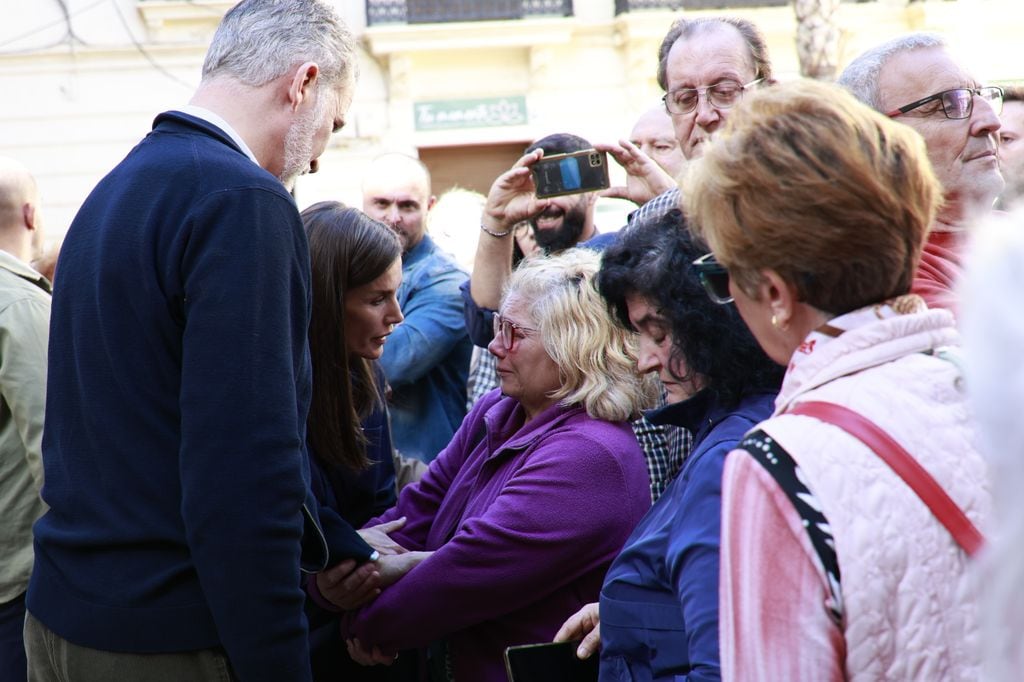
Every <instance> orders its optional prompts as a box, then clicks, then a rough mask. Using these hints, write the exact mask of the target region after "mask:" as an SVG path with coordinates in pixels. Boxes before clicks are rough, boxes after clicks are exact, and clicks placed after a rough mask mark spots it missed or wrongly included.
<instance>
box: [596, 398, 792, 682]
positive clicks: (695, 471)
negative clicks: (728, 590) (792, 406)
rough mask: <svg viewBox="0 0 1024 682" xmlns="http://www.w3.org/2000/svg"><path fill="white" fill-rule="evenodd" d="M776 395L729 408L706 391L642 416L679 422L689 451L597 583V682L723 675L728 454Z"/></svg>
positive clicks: (766, 414)
mask: <svg viewBox="0 0 1024 682" xmlns="http://www.w3.org/2000/svg"><path fill="white" fill-rule="evenodd" d="M774 403H775V394H774V393H771V394H769V393H761V394H756V395H750V396H747V397H745V398H744V399H743V400H742V401H741V402H740V404H739V405H737V406H736V407H734V408H732V409H725V408H723V407H722V406H721V405H719V404H718V403H717V401H716V400H715V399H714V396H713V395H712V394H711V393H710V392H709V391H707V390H705V391H701V392H700V393H697V394H696V395H695V396H693V397H692V398H690V399H689V400H686V401H684V402H682V403H676V404H673V405H668V406H666V407H664V408H662V409H660V410H656V411H654V412H651V413H648V415H647V416H648V418H649V419H650V420H651V421H652V422H654V423H656V424H672V425H675V426H682V427H684V428H686V429H688V430H689V431H690V432H691V433H692V434H693V449H692V450H691V451H690V455H689V457H687V459H686V462H685V463H684V464H683V468H682V470H681V471H680V472H679V474H678V475H677V476H676V478H675V480H673V481H672V483H671V484H669V486H668V488H667V489H666V490H665V493H664V494H663V495H662V496H661V497H660V498H658V501H657V502H655V503H654V506H653V507H651V509H650V511H648V512H647V515H646V516H644V518H643V519H642V520H641V521H640V523H639V524H638V525H637V527H636V529H635V530H634V531H633V534H632V535H630V537H629V539H628V540H626V544H625V545H624V546H623V548H622V551H621V552H620V553H619V556H618V557H617V558H616V559H615V561H614V562H612V565H611V567H610V568H609V569H608V574H607V575H606V576H605V580H604V587H602V588H601V606H600V609H601V673H600V679H601V682H610V681H614V682H619V681H622V682H625V681H627V680H628V681H632V680H680V681H681V680H686V681H687V682H696V681H697V680H705V681H707V680H719V679H721V673H720V671H719V655H718V557H719V547H720V545H721V509H722V468H723V466H724V463H725V456H726V455H727V454H728V453H729V452H730V451H731V450H733V449H734V448H735V447H736V443H737V442H738V441H739V440H740V438H741V437H742V436H743V434H745V433H746V432H747V431H749V430H750V429H751V428H753V427H754V426H755V425H756V424H758V423H759V422H761V421H763V420H764V419H767V418H768V417H769V416H771V413H772V406H773V405H774Z"/></svg>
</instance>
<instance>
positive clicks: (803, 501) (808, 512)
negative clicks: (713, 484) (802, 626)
mask: <svg viewBox="0 0 1024 682" xmlns="http://www.w3.org/2000/svg"><path fill="white" fill-rule="evenodd" d="M738 447H739V448H740V449H741V450H745V451H746V452H747V453H748V454H750V456H751V457H753V458H754V461H756V462H758V463H759V464H760V465H761V466H763V467H764V468H765V470H767V471H768V473H769V474H771V476H772V478H773V479H775V482H776V483H778V485H779V488H781V489H782V491H783V492H784V493H786V497H788V498H789V501H790V502H791V503H792V505H793V507H794V508H795V509H796V512H797V514H799V515H800V519H801V520H802V521H803V525H804V528H806V529H807V534H808V535H809V536H810V539H811V546H812V547H814V551H815V553H816V554H817V555H818V559H819V560H820V561H821V566H822V568H823V569H824V570H825V577H826V578H827V580H828V587H829V591H830V592H831V593H832V599H833V601H832V605H830V607H829V615H830V616H831V617H832V620H834V621H835V622H836V623H839V624H841V623H842V621H843V612H842V603H843V601H842V595H841V592H840V589H839V579H840V573H839V559H838V557H837V556H836V545H835V541H834V540H833V538H832V531H831V530H830V526H829V523H828V519H827V518H826V517H825V514H824V513H823V512H822V511H821V509H820V505H819V506H816V505H812V504H810V503H809V500H811V499H813V498H814V495H813V493H811V491H810V490H809V489H808V488H807V486H806V485H804V483H803V481H802V480H801V479H800V476H799V475H798V474H797V463H796V461H795V460H794V459H793V458H792V457H791V456H790V454H789V453H788V452H786V450H785V448H783V447H782V446H781V445H779V444H778V442H776V441H775V439H774V438H772V437H771V436H769V435H768V434H767V433H765V432H764V431H762V430H761V429H754V430H753V431H751V432H750V433H748V434H747V435H746V437H744V439H743V440H742V441H740V443H739V445H738Z"/></svg>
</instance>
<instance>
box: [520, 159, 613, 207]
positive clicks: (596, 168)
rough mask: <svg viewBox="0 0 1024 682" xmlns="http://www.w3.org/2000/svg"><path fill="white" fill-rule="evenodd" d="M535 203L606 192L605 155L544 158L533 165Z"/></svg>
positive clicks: (606, 167)
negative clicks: (588, 193) (585, 193)
mask: <svg viewBox="0 0 1024 682" xmlns="http://www.w3.org/2000/svg"><path fill="white" fill-rule="evenodd" d="M533 184H534V185H536V188H537V189H536V191H535V194H536V195H537V198H538V199H546V198H548V197H557V196H561V195H563V194H579V193H580V192H593V191H595V190H599V189H607V188H608V155H607V154H606V153H605V152H599V151H597V150H596V149H584V150H583V151H579V152H572V153H571V154H553V155H551V156H545V157H543V158H542V159H541V160H540V161H538V162H537V163H535V164H533Z"/></svg>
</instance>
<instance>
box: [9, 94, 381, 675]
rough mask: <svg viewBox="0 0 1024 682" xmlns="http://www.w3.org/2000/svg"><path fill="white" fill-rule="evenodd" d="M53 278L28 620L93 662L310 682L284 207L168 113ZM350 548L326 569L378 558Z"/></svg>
mask: <svg viewBox="0 0 1024 682" xmlns="http://www.w3.org/2000/svg"><path fill="white" fill-rule="evenodd" d="M60 268H61V284H60V286H58V287H57V288H56V291H55V292H54V297H53V311H52V326H51V333H50V351H49V353H50V354H49V378H48V383H47V410H46V431H45V434H44V438H43V462H44V466H45V478H46V483H45V487H44V488H43V498H44V499H45V501H46V502H47V503H48V504H49V506H50V510H49V512H48V513H47V514H46V515H45V516H43V517H42V519H40V520H39V522H38V523H37V524H36V526H35V556H36V562H35V571H34V573H33V575H32V578H31V582H30V585H29V590H28V609H29V611H31V612H32V614H33V615H35V617H36V618H38V619H39V620H40V621H41V622H43V623H44V624H45V625H47V626H48V627H49V628H50V629H51V630H53V631H54V632H56V633H57V634H58V635H61V636H62V637H64V638H65V639H68V640H70V641H71V642H73V643H76V644H79V645H83V646H87V647H91V648H96V649H103V650H108V651H121V652H174V651H187V650H194V649H202V648H208V647H215V646H222V647H223V648H224V650H225V651H226V653H227V655H228V657H229V658H230V661H231V664H232V667H233V668H234V670H235V672H236V674H237V675H238V676H239V678H241V679H243V680H247V681H248V680H267V681H268V682H271V681H274V682H277V681H280V680H295V681H297V682H302V681H303V680H308V679H309V675H310V673H309V653H308V643H307V627H306V621H305V618H304V616H303V601H304V595H303V592H302V590H301V589H300V560H301V557H300V543H301V542H302V540H303V530H304V527H306V529H307V530H309V531H315V532H310V533H307V534H306V540H307V542H306V546H305V548H304V549H306V550H313V551H312V552H306V553H305V556H306V559H307V560H306V562H305V567H306V568H307V569H309V570H319V569H320V568H322V567H323V566H324V565H325V564H326V563H327V561H328V558H327V556H326V550H327V549H328V547H327V545H326V544H325V542H324V540H325V538H324V537H323V535H321V534H320V533H319V532H318V531H317V529H316V526H315V518H316V511H317V510H316V505H315V502H314V501H313V500H312V496H311V494H310V491H309V482H308V477H309V462H308V457H307V454H306V450H305V423H306V413H307V411H308V406H309V395H310V375H311V370H310V363H309V353H308V350H307V344H306V334H307V327H308V324H309V307H310V289H309V287H310V274H309V253H308V249H307V244H306V237H305V233H304V232H303V229H302V222H301V220H300V219H299V215H298V211H297V210H296V207H295V203H294V201H293V200H292V197H291V196H290V195H289V194H288V192H287V191H286V190H285V188H284V187H283V186H282V185H281V183H280V182H279V181H278V180H277V179H276V178H274V177H273V176H272V175H270V174H269V173H267V172H266V171H265V170H263V169H262V168H260V167H258V166H257V165H256V164H254V163H253V162H252V161H251V160H250V159H249V158H247V157H246V156H245V155H244V154H243V153H242V152H241V150H239V149H238V148H237V147H236V146H235V144H234V143H233V142H232V141H231V140H230V138H229V137H228V136H227V135H226V134H224V132H223V131H221V130H220V129H218V128H216V127H215V126H212V125H210V124H208V123H206V122H204V121H202V120H200V119H197V118H194V117H192V116H188V115H185V114H182V113H180V112H169V113H164V114H161V115H160V116H158V117H157V119H156V121H155V123H154V128H153V131H152V132H151V133H150V134H149V135H147V137H146V138H145V139H144V140H143V141H142V142H140V143H139V144H138V145H137V146H136V147H135V149H133V150H132V151H131V152H130V153H129V154H128V156H127V157H126V158H125V159H124V160H123V161H122V162H121V163H120V164H119V165H118V166H117V167H116V168H115V169H114V170H112V171H111V172H110V173H109V174H108V175H107V176H106V177H105V178H104V179H103V180H101V181H100V183H99V184H98V185H97V187H96V188H95V189H94V190H93V192H92V193H91V194H90V195H89V197H88V198H87V199H86V201H85V203H84V204H83V206H82V208H81V210H80V211H79V213H78V215H77V216H76V218H75V220H74V222H73V223H72V225H71V228H70V230H69V231H68V235H67V238H66V240H65V242H64V245H63V247H62V251H61V264H60ZM349 530H350V531H351V529H349ZM351 535H355V534H354V533H352V534H351ZM351 535H349V536H336V537H333V538H328V541H329V542H332V543H334V545H335V546H334V547H333V548H331V551H332V552H333V553H335V554H336V556H335V558H341V553H343V551H344V549H343V546H344V543H346V542H347V543H348V545H347V546H348V547H350V548H353V549H361V551H364V552H365V553H366V554H367V555H368V554H369V548H368V547H366V546H365V543H362V547H361V548H360V541H359V538H358V536H355V538H354V539H353V538H352V537H351Z"/></svg>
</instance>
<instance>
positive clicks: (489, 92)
mask: <svg viewBox="0 0 1024 682" xmlns="http://www.w3.org/2000/svg"><path fill="white" fill-rule="evenodd" d="M15 4H16V5H17V7H16V8H15V7H14V5H15ZM232 4H233V2H230V1H224V0H59V1H57V2H50V3H35V2H33V3H27V2H23V0H0V10H2V14H3V16H4V17H5V21H4V22H3V24H2V25H0V84H2V86H3V92H4V96H3V97H2V98H0V155H7V156H14V157H16V158H19V159H20V160H22V161H23V162H25V163H26V164H28V165H29V167H30V168H31V169H32V170H33V172H34V173H35V174H36V176H37V178H38V179H39V183H40V186H41V189H42V193H43V204H44V209H45V211H46V217H47V226H48V229H49V233H50V240H51V241H59V239H60V238H61V237H62V236H63V233H64V232H65V231H66V229H67V226H68V224H69V223H70V221H71V219H72V218H73V216H74V214H75V212H76V210H77V208H78V206H79V205H80V204H81V202H82V200H83V199H84V198H85V196H86V195H87V194H88V192H89V190H90V189H91V188H92V187H93V185H94V184H95V183H96V182H97V181H98V180H99V179H100V178H101V177H102V176H103V175H104V174H105V173H106V172H107V171H108V170H109V169H110V168H111V167H113V166H114V165H115V164H116V163H117V162H118V161H119V160H120V159H121V158H122V157H123V156H124V155H125V154H126V153H127V152H128V150H129V149H130V148H131V147H132V146H133V145H134V144H135V143H136V142H137V141H138V140H139V139H140V138H141V137H143V136H144V135H145V134H146V132H147V131H148V130H149V128H150V125H151V122H152V119H153V117H154V115H155V114H156V113H158V112H160V111H163V110H165V109H170V108H174V107H176V106H180V105H182V104H184V103H186V102H187V101H188V98H189V97H190V95H191V93H192V90H193V89H194V87H195V86H196V84H197V83H198V82H199V76H200V67H201V65H202V59H203V55H204V53H205V50H206V46H207V44H208V43H209V40H210V37H211V36H212V33H213V31H214V29H215V28H216V26H217V23H218V21H219V19H220V17H221V16H222V15H223V13H224V12H225V11H226V10H227V9H228V8H229V7H230V6H231V5H232ZM335 4H336V6H337V7H338V9H339V12H340V13H341V14H342V16H344V17H345V18H346V20H347V21H348V22H349V24H350V25H351V26H352V28H353V30H354V31H355V32H356V33H357V34H358V35H359V36H360V45H361V54H360V59H361V74H362V75H361V78H360V82H359V85H358V90H357V94H356V97H355V101H354V104H353V108H352V111H351V112H350V116H349V120H350V124H349V125H348V126H347V127H346V128H345V130H344V131H343V132H341V133H339V134H338V135H336V136H334V138H333V139H332V141H331V143H330V146H329V148H328V150H327V152H326V153H325V155H324V157H323V158H322V159H321V164H320V168H321V170H320V172H319V173H317V174H315V175H311V176H305V177H303V178H300V179H299V181H298V184H297V186H296V200H297V201H298V203H299V206H300V208H301V207H304V206H306V205H309V204H310V203H313V202H314V201H319V200H322V199H338V200H341V201H344V202H346V203H349V204H355V205H358V204H359V179H360V175H361V171H362V168H363V167H364V166H365V164H366V163H368V162H369V160H371V159H372V158H373V157H374V156H376V155H377V154H379V153H381V152H383V151H405V152H408V153H411V154H414V155H418V156H419V157H420V158H421V159H422V160H423V161H424V162H425V163H426V164H427V165H428V166H429V167H430V168H431V170H432V172H433V176H434V190H435V193H438V194H439V193H440V192H441V191H443V190H444V189H446V188H448V187H451V186H454V185H459V186H462V187H467V188H470V189H475V190H478V191H481V192H486V190H487V187H488V186H489V185H490V182H491V181H492V180H493V178H494V177H495V176H496V175H497V174H498V173H500V172H501V171H502V170H503V169H505V168H508V167H509V166H510V165H511V164H512V162H513V161H514V160H515V159H516V158H518V157H519V155H520V154H521V152H522V149H523V148H524V147H525V146H526V145H527V144H528V143H529V142H530V141H531V140H533V139H536V138H537V137H540V136H542V135H546V134H548V133H552V132H560V131H566V132H573V133H576V134H579V135H582V136H583V137H586V138H588V139H591V140H592V141H602V142H614V141H616V140H618V139H620V138H623V137H625V136H627V135H628V134H629V130H630V128H631V127H632V124H633V121H634V120H635V118H636V117H637V116H638V115H639V114H640V113H641V112H643V111H644V110H646V109H647V108H649V107H650V106H652V105H654V104H656V103H657V102H658V101H659V99H660V97H661V95H662V93H661V91H660V89H659V88H658V85H657V82H656V67H657V64H656V60H657V49H658V45H659V44H660V42H661V39H662V37H663V36H664V34H665V32H666V31H667V30H668V28H669V26H670V25H671V23H672V21H673V20H674V19H676V18H677V17H679V16H684V15H686V16H697V15H702V14H722V13H729V14H735V15H740V16H744V17H747V18H749V19H751V20H752V21H754V22H755V23H756V24H757V25H758V26H759V27H761V29H762V30H763V31H764V33H765V35H766V37H767V39H768V41H769V45H770V49H771V53H772V58H773V62H774V64H775V70H776V74H777V76H778V77H779V78H780V79H787V78H793V77H796V76H797V75H798V73H799V65H798V60H797V55H796V50H795V48H794V36H795V31H796V25H795V18H794V12H793V7H792V6H791V5H790V4H789V3H788V2H786V1H785V0H335ZM5 6H9V7H5ZM723 7H724V9H723ZM1022 22H1024V7H1022V6H1021V3H1019V0H924V1H919V2H911V3H907V2H906V1H905V0H873V1H868V2H843V3H842V4H840V6H839V9H838V10H837V14H836V23H837V25H838V26H839V28H840V29H841V38H840V42H839V55H838V63H839V64H840V68H841V67H842V65H844V64H845V63H846V62H848V61H849V60H850V59H851V58H852V57H853V56H855V55H856V54H857V53H859V52H860V51H861V50H863V49H865V48H866V47H868V46H870V45H872V44H875V43H877V42H880V41H882V40H884V39H886V38H888V37H891V36H894V35H897V34H899V33H903V32H906V31H911V30H934V31H939V32H942V33H944V34H946V35H947V36H948V37H949V39H950V40H951V42H952V43H953V44H954V45H955V46H957V47H959V48H961V51H962V52H965V53H967V54H968V55H969V56H971V57H974V58H975V60H974V61H975V62H976V70H977V72H978V74H979V77H980V78H982V79H983V80H985V81H986V82H1009V81H1016V80H1020V79H1024V62H1021V60H1019V59H1017V58H1016V55H1017V54H1018V53H1019V49H1018V48H1016V45H1017V44H1019V43H1018V40H1019V39H1018V38H1017V35H1016V34H1017V33H1018V32H1019V30H1018V29H1019V28H1020V26H1021V25H1022ZM613 170H616V171H617V169H613ZM613 175H614V174H613ZM616 180H618V181H621V180H622V176H621V175H620V176H618V177H617V178H616V177H613V182H615V181H616Z"/></svg>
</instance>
